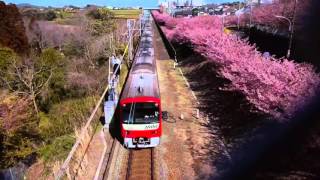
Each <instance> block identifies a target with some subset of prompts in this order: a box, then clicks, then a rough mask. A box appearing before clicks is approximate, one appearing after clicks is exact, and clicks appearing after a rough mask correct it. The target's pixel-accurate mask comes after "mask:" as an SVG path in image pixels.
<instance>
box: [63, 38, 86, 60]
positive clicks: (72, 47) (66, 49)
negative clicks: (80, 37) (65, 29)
mask: <svg viewBox="0 0 320 180" xmlns="http://www.w3.org/2000/svg"><path fill="white" fill-rule="evenodd" d="M63 53H64V54H65V55H66V56H69V57H70V56H75V57H81V56H83V53H84V48H83V45H82V44H81V43H80V42H79V41H69V42H68V43H67V44H65V45H64V46H63Z"/></svg>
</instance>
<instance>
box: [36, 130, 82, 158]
mask: <svg viewBox="0 0 320 180" xmlns="http://www.w3.org/2000/svg"><path fill="white" fill-rule="evenodd" d="M75 140H76V138H75V137H74V136H72V135H63V136H60V137H57V138H55V139H54V140H53V142H52V143H51V144H48V145H45V146H43V147H42V148H41V149H40V150H39V152H38V153H39V155H40V157H41V158H42V159H43V160H44V162H46V163H47V162H55V161H61V160H64V159H65V158H66V157H67V156H68V154H69V152H70V150H71V148H72V146H73V144H74V143H75Z"/></svg>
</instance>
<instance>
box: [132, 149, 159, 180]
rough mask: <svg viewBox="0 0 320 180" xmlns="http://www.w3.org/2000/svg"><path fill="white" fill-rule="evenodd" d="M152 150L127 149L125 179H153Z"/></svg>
mask: <svg viewBox="0 0 320 180" xmlns="http://www.w3.org/2000/svg"><path fill="white" fill-rule="evenodd" d="M154 168H155V167H154V150H153V148H149V149H139V150H129V157H128V166H127V173H126V179H127V180H142V179H143V180H154Z"/></svg>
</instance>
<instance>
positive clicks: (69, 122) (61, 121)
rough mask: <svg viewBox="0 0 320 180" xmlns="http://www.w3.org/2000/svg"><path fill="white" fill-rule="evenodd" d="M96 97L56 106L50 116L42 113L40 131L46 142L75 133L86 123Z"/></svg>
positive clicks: (72, 100) (68, 101) (69, 101)
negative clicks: (76, 128)
mask: <svg viewBox="0 0 320 180" xmlns="http://www.w3.org/2000/svg"><path fill="white" fill-rule="evenodd" d="M95 100H96V99H95V98H94V97H85V98H81V99H71V100H67V101H64V102H62V103H58V104H54V105H53V106H52V108H51V109H50V111H49V113H48V114H45V113H40V122H39V131H40V134H41V137H42V138H43V139H44V140H45V142H50V141H51V140H52V139H53V138H54V137H59V136H63V135H66V134H70V133H72V132H74V129H75V127H80V126H81V125H83V123H84V122H86V119H87V118H88V117H89V115H90V112H91V110H92V108H93V107H94V105H95Z"/></svg>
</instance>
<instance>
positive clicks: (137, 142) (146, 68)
mask: <svg viewBox="0 0 320 180" xmlns="http://www.w3.org/2000/svg"><path fill="white" fill-rule="evenodd" d="M119 105H120V108H119V112H120V114H119V118H120V127H121V136H122V138H123V140H124V145H125V146H126V147H127V148H147V147H155V146H157V145H159V144H160V137H161V134H162V111H161V100H160V90H159V83H158V76H157V68H156V60H155V57H154V48H153V32H152V19H151V16H150V15H149V17H148V18H147V20H145V23H144V30H143V33H142V35H141V39H140V43H139V47H138V50H137V53H136V56H135V59H134V61H133V64H132V66H131V70H130V72H129V76H128V79H127V81H126V84H125V87H124V90H123V92H122V96H121V99H120V103H119Z"/></svg>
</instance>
